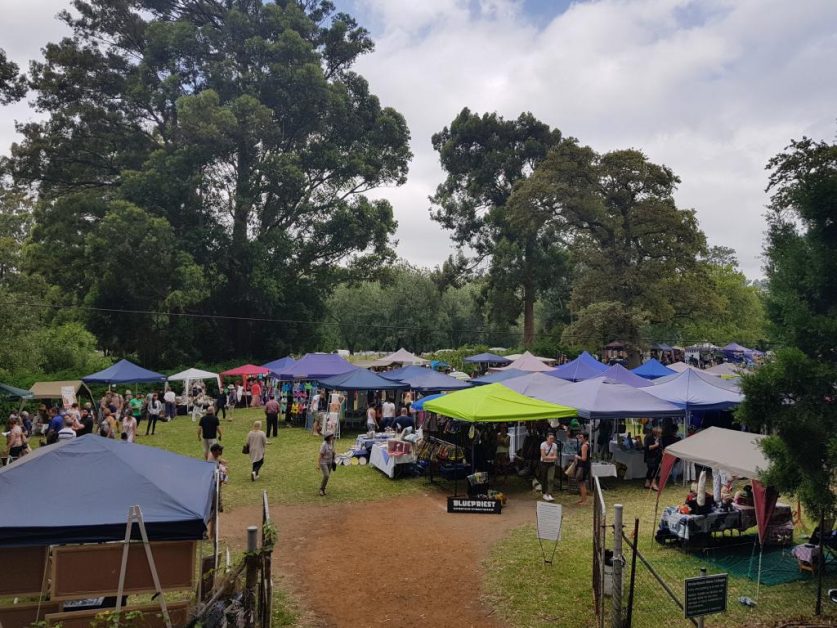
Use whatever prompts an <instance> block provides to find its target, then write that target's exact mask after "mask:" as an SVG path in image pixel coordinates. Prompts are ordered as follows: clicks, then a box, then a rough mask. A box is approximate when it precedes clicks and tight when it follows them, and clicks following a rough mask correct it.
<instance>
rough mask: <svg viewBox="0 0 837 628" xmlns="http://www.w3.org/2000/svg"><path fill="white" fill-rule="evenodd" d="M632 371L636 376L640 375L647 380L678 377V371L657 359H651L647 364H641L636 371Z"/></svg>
mask: <svg viewBox="0 0 837 628" xmlns="http://www.w3.org/2000/svg"><path fill="white" fill-rule="evenodd" d="M631 371H632V372H633V374H634V375H639V376H640V377H644V378H645V379H657V378H658V377H665V376H667V375H677V371H675V370H674V369H670V368H668V367H667V366H665V365H664V364H663V363H662V362H660V361H659V360H658V359H657V358H651V359H650V360H648V362H646V363H645V364H641V365H640V366H638V367H636V368H635V369H631Z"/></svg>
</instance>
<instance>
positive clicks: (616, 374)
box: [602, 364, 652, 388]
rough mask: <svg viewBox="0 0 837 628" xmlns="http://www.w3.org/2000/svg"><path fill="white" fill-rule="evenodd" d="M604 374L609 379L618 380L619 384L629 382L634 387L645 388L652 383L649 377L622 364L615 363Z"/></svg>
mask: <svg viewBox="0 0 837 628" xmlns="http://www.w3.org/2000/svg"><path fill="white" fill-rule="evenodd" d="M602 376H603V377H605V378H606V379H607V380H608V381H611V382H616V383H617V384H627V385H628V386H631V387H632V388H645V387H646V386H651V385H652V384H651V382H649V381H648V380H647V379H645V378H642V377H640V376H639V375H636V374H635V373H632V372H631V371H629V370H628V369H626V368H625V367H624V366H622V365H621V364H614V365H613V366H611V367H610V368H608V369H607V370H606V371H605V372H604V373H602Z"/></svg>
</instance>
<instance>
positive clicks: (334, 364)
mask: <svg viewBox="0 0 837 628" xmlns="http://www.w3.org/2000/svg"><path fill="white" fill-rule="evenodd" d="M356 368H357V367H356V366H355V365H354V364H351V363H350V362H347V361H346V360H345V359H343V357H342V356H339V355H337V354H336V353H306V354H305V355H304V356H302V357H301V358H300V359H299V360H297V361H296V362H294V363H293V364H291V365H290V366H288V367H287V368H284V369H282V370H281V371H279V372H276V371H272V373H273V374H274V376H276V377H278V378H280V379H284V380H291V379H307V380H313V379H323V378H326V377H331V376H332V375H340V374H341V373H348V372H349V371H352V370H354V369H356Z"/></svg>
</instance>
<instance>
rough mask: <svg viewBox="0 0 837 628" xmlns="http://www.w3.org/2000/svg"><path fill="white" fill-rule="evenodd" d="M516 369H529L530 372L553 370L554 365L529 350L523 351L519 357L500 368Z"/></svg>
mask: <svg viewBox="0 0 837 628" xmlns="http://www.w3.org/2000/svg"><path fill="white" fill-rule="evenodd" d="M505 369H516V370H518V371H527V372H529V373H537V372H543V371H549V370H552V367H551V366H549V365H547V364H545V363H544V362H543V361H542V360H541V358H539V357H537V356H534V355H532V354H531V353H529V352H528V351H526V352H525V353H523V355H521V356H520V357H519V358H517V359H516V360H514V361H513V362H511V363H509V364H508V365H507V366H502V367H500V369H499V370H505Z"/></svg>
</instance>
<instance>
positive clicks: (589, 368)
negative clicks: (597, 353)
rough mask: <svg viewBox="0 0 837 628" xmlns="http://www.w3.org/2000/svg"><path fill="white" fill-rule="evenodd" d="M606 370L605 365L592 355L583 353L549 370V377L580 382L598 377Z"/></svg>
mask: <svg viewBox="0 0 837 628" xmlns="http://www.w3.org/2000/svg"><path fill="white" fill-rule="evenodd" d="M606 370H607V364H602V363H601V362H599V361H598V360H597V359H596V358H594V357H593V356H592V355H590V354H589V353H587V352H586V351H583V352H582V353H581V355H580V356H578V357H577V358H576V359H575V360H572V361H571V362H567V363H566V364H562V365H561V366H559V367H558V368H556V369H551V370H550V371H549V375H552V376H553V377H560V378H561V379H566V380H569V381H571V382H580V381H583V380H585V379H592V378H594V377H599V376H600V375H601V374H602V373H604V372H605V371H606Z"/></svg>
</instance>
